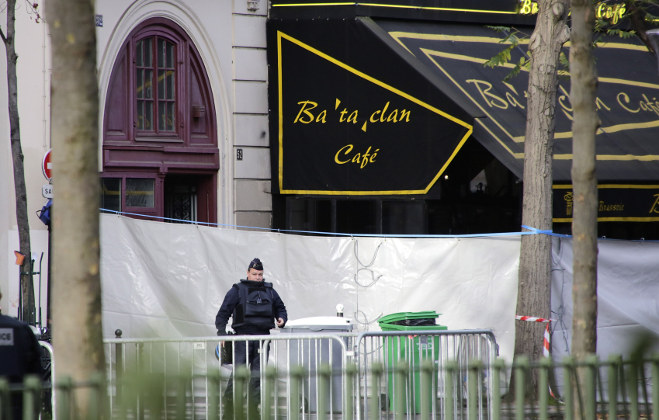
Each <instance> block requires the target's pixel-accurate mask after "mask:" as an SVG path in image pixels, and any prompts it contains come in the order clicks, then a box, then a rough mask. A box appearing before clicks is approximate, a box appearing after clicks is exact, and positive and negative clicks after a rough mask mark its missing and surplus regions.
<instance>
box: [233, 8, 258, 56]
mask: <svg viewBox="0 0 659 420" xmlns="http://www.w3.org/2000/svg"><path fill="white" fill-rule="evenodd" d="M233 20H234V37H233V45H234V47H260V48H265V47H266V43H265V16H245V15H234V17H233Z"/></svg>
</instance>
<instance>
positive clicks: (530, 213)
mask: <svg viewBox="0 0 659 420" xmlns="http://www.w3.org/2000/svg"><path fill="white" fill-rule="evenodd" d="M538 5H539V11H538V17H537V21H536V26H535V30H534V31H533V34H532V35H531V39H530V42H529V53H530V56H531V69H530V72H529V87H528V100H527V111H526V115H527V116H526V137H525V141H524V194H523V208H522V224H523V225H524V226H529V227H532V228H535V229H540V230H551V227H552V201H551V200H552V188H551V187H552V146H553V137H554V125H555V124H554V115H555V108H556V90H557V83H558V76H557V66H558V62H559V60H558V59H559V54H560V51H561V47H562V45H563V43H564V42H565V41H567V39H568V36H569V34H568V28H567V24H566V16H567V10H568V2H567V0H544V1H539V2H538ZM550 269H551V236H549V235H543V234H536V235H524V236H522V240H521V250H520V262H519V283H518V295H517V314H518V315H523V316H524V315H525V316H536V317H543V318H549V316H550V311H551V306H550ZM543 332H544V331H543V328H542V326H541V325H540V324H536V323H532V322H518V323H517V324H516V327H515V357H517V356H520V355H526V356H528V357H529V358H530V359H532V360H535V359H538V358H539V357H541V356H542V348H543V347H542V342H543ZM533 382H534V383H533V384H532V385H533V386H529V387H528V388H527V390H528V392H527V395H528V396H530V397H533V396H535V394H536V390H537V387H536V386H535V383H536V382H537V378H533Z"/></svg>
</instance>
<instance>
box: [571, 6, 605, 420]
mask: <svg viewBox="0 0 659 420" xmlns="http://www.w3.org/2000/svg"><path fill="white" fill-rule="evenodd" d="M594 15H595V13H594V8H593V3H592V2H591V1H589V0H572V36H571V41H572V42H571V47H570V74H571V88H570V102H571V103H572V108H573V110H574V115H573V121H572V136H573V137H572V188H573V196H574V198H573V199H574V207H573V208H574V213H573V214H574V216H573V219H572V236H573V240H572V241H573V245H572V246H573V256H574V257H573V261H574V262H573V277H572V302H573V308H574V313H573V315H572V351H571V353H572V356H573V357H574V358H575V359H576V360H583V359H584V358H585V356H587V355H589V354H593V353H595V351H596V349H597V329H596V326H597V178H596V174H595V131H596V130H597V127H598V126H599V118H598V116H597V111H596V108H595V95H596V88H597V76H596V68H595V62H594V59H593V52H592V48H593V47H592V42H593V25H594V21H595V19H594ZM579 378H580V379H581V380H580V382H581V381H582V380H583V375H580V376H579ZM581 389H584V388H581ZM582 395H583V393H582ZM575 401H578V400H575ZM575 408H576V409H577V412H576V413H575V415H576V417H575V418H586V417H585V413H583V411H582V410H580V409H579V408H580V404H575Z"/></svg>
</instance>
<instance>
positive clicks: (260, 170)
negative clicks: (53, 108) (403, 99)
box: [0, 0, 272, 324]
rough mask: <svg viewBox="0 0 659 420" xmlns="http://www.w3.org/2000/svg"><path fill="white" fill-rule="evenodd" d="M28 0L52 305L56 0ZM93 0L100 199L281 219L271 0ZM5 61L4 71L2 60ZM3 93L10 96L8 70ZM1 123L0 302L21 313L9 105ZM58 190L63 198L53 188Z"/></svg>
mask: <svg viewBox="0 0 659 420" xmlns="http://www.w3.org/2000/svg"><path fill="white" fill-rule="evenodd" d="M32 4H33V2H30V4H27V3H24V2H18V5H17V8H16V17H17V20H16V49H17V54H18V56H19V60H18V75H19V76H18V92H19V96H18V104H19V112H20V117H21V120H20V121H21V140H22V148H23V153H24V156H25V157H24V162H25V178H26V184H27V192H28V209H29V210H28V212H29V218H30V220H29V222H30V228H31V241H32V251H33V259H34V260H35V269H34V271H35V272H39V273H41V275H39V274H35V276H34V282H35V289H38V288H39V287H40V285H41V289H42V291H41V294H40V296H37V299H36V301H37V304H38V305H39V303H40V302H41V306H43V316H42V318H45V313H46V312H45V302H46V292H45V290H46V287H45V285H46V284H47V271H48V270H47V267H48V229H47V226H46V225H45V224H44V223H42V222H41V220H40V219H39V218H38V216H37V213H38V211H39V210H40V209H41V208H42V206H44V205H45V204H46V203H47V201H48V198H47V197H45V196H49V195H50V194H49V191H47V189H46V188H45V186H46V185H48V184H49V181H48V179H47V178H46V177H45V176H44V172H43V170H42V167H43V166H44V156H45V154H46V152H48V150H50V98H49V95H50V45H49V42H50V39H49V32H48V31H49V30H48V25H47V20H48V10H47V9H48V2H47V1H46V0H41V1H37V2H36V8H32V6H31V5H32ZM95 5H96V27H97V31H96V35H97V57H98V58H97V62H98V80H99V96H100V98H99V101H100V111H99V127H100V128H99V150H98V153H99V155H98V156H99V166H100V167H99V174H100V178H101V185H102V191H103V196H102V198H101V201H100V207H101V208H106V209H108V210H114V211H121V212H127V213H135V214H143V215H147V216H155V217H160V218H171V219H183V220H193V221H199V222H207V223H219V224H225V225H241V226H260V227H269V226H271V209H272V199H271V195H270V154H269V133H268V101H267V61H266V36H265V23H266V17H267V5H266V2H265V1H263V0H234V1H231V0H230V1H220V2H218V1H206V0H200V1H194V2H190V1H179V0H171V1H170V0H166V1H160V0H154V1H152V0H140V1H132V0H126V1H123V0H118V1H116V0H107V1H105V0H101V1H96V2H95ZM5 21H6V19H5V18H4V13H3V17H2V22H5ZM3 26H4V25H3ZM3 29H4V27H3ZM0 72H2V74H6V62H5V60H0ZM3 80H4V78H3ZM0 97H1V98H2V101H3V102H4V103H5V104H6V103H7V86H6V83H4V82H3V83H0ZM3 109H6V108H4V107H3ZM0 128H1V129H2V132H3V133H5V134H4V138H5V141H4V142H3V144H4V152H3V153H0V171H1V172H2V174H3V177H2V180H1V181H0V195H1V196H2V197H6V199H5V200H2V204H1V205H0V272H2V273H4V275H3V276H1V280H0V289H2V290H3V294H4V296H5V298H4V299H3V300H2V303H1V305H2V312H3V313H8V314H12V315H15V314H16V313H17V310H18V305H19V300H18V266H17V265H16V264H15V256H14V253H13V251H14V250H16V249H18V234H17V228H16V217H15V205H14V203H15V199H14V197H15V193H14V184H13V165H12V160H11V148H10V142H9V119H8V115H7V112H4V113H0ZM44 190H45V191H44ZM52 196H53V201H56V200H57V191H56V190H55V191H52ZM40 297H41V300H40ZM43 322H44V324H45V319H43Z"/></svg>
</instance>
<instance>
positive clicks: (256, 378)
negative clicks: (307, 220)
mask: <svg viewBox="0 0 659 420" xmlns="http://www.w3.org/2000/svg"><path fill="white" fill-rule="evenodd" d="M230 316H233V322H232V324H231V327H232V328H233V330H234V331H235V332H236V334H238V335H266V334H270V330H271V329H272V328H274V326H275V319H277V318H282V319H283V320H284V323H286V321H287V320H288V314H287V313H286V306H285V305H284V302H283V301H282V300H281V298H280V297H279V294H278V293H277V291H276V290H275V289H273V287H272V283H267V282H263V281H251V280H240V283H236V284H234V285H233V286H232V287H231V289H230V290H229V291H228V292H227V294H226V296H225V297H224V301H223V302H222V306H220V309H219V311H218V312H217V316H216V317H215V327H216V328H217V335H226V326H227V322H228V321H229V317H230ZM233 344H234V347H233V356H234V366H239V365H245V364H246V363H247V364H249V368H250V372H251V375H250V381H249V391H250V397H249V398H250V399H251V401H252V404H250V405H251V406H256V405H257V404H258V400H259V396H260V388H261V373H260V371H261V358H260V354H259V346H260V343H259V342H258V341H249V342H248V346H247V348H246V346H245V341H236V342H234V343H233ZM225 345H230V343H225ZM268 350H269V345H266V347H265V351H266V359H267V357H268ZM224 408H225V413H224V414H225V418H230V417H232V416H233V380H229V383H228V385H227V389H226V391H225V393H224ZM250 417H251V416H250Z"/></svg>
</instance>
